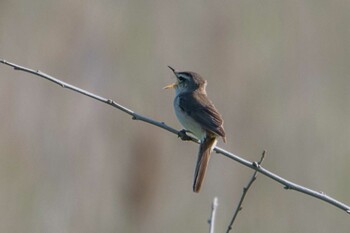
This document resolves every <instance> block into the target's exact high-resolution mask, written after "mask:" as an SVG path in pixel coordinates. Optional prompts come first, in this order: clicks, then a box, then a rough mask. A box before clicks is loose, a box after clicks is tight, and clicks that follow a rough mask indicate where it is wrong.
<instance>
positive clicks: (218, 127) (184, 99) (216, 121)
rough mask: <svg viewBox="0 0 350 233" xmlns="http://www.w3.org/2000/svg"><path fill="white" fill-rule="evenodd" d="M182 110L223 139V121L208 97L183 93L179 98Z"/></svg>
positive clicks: (194, 93)
mask: <svg viewBox="0 0 350 233" xmlns="http://www.w3.org/2000/svg"><path fill="white" fill-rule="evenodd" d="M179 104H180V108H181V109H182V110H183V111H185V112H186V113H187V114H188V115H189V116H190V117H192V118H193V119H194V120H195V121H196V122H198V123H199V124H200V125H201V126H202V127H203V128H204V129H205V130H208V131H210V132H212V133H214V134H216V135H219V136H221V137H223V139H224V141H225V130H224V128H223V119H222V117H221V115H220V113H219V112H218V111H217V110H216V108H215V106H214V105H213V103H212V102H210V100H209V99H208V98H207V96H206V95H204V94H201V93H198V92H188V93H183V94H181V95H180V96H179Z"/></svg>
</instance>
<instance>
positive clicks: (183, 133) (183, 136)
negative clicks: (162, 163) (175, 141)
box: [177, 129, 192, 141]
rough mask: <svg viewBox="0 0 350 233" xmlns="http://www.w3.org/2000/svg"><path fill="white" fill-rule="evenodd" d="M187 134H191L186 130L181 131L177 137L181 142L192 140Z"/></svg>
mask: <svg viewBox="0 0 350 233" xmlns="http://www.w3.org/2000/svg"><path fill="white" fill-rule="evenodd" d="M187 133H191V131H189V130H187V129H182V130H180V131H179V132H178V134H177V136H178V137H179V138H181V140H182V141H190V140H192V138H191V137H190V136H188V135H187Z"/></svg>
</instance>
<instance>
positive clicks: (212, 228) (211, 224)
mask: <svg viewBox="0 0 350 233" xmlns="http://www.w3.org/2000/svg"><path fill="white" fill-rule="evenodd" d="M218 205H219V204H218V198H217V197H214V199H213V203H212V204H211V215H210V219H209V220H208V223H209V233H214V232H215V218H216V209H217V208H218Z"/></svg>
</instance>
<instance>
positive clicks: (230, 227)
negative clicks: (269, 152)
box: [226, 150, 266, 233]
mask: <svg viewBox="0 0 350 233" xmlns="http://www.w3.org/2000/svg"><path fill="white" fill-rule="evenodd" d="M265 153H266V151H265V150H264V151H263V153H262V154H261V158H260V160H259V162H255V165H256V166H257V167H259V166H260V165H261V163H262V162H263V161H264V158H265ZM257 173H258V172H257V171H256V170H255V172H254V174H253V176H252V178H250V180H249V182H248V184H247V186H245V187H243V193H242V196H241V199H240V200H239V203H238V205H237V208H236V210H235V213H234V214H233V217H232V219H231V222H230V224H229V225H228V228H227V231H226V233H229V232H230V230H232V225H233V223H234V221H235V220H236V217H237V215H238V212H239V211H241V210H242V209H243V207H242V204H243V201H244V198H245V195H246V194H247V192H248V190H249V188H250V186H252V184H253V182H254V181H255V180H256V176H257V175H258V174H257Z"/></svg>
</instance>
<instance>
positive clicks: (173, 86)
mask: <svg viewBox="0 0 350 233" xmlns="http://www.w3.org/2000/svg"><path fill="white" fill-rule="evenodd" d="M176 86H177V83H172V84H169V85H168V86H165V87H163V89H169V88H175V87H176Z"/></svg>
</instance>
